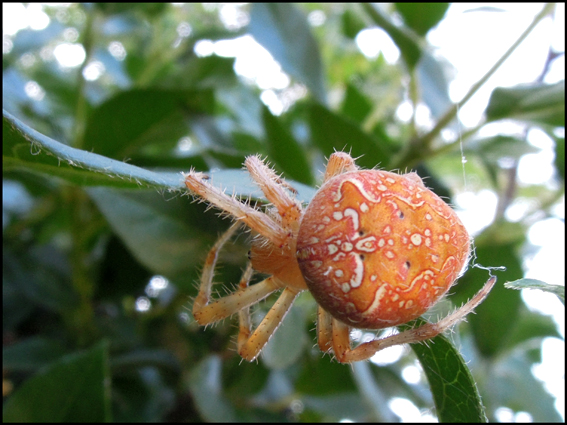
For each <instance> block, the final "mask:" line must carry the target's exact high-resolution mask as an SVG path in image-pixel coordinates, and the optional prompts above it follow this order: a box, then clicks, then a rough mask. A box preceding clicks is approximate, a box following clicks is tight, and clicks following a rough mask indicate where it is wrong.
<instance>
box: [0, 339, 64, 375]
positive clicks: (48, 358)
mask: <svg viewBox="0 0 567 425" xmlns="http://www.w3.org/2000/svg"><path fill="white" fill-rule="evenodd" d="M65 351H66V350H65V347H64V346H63V345H62V344H61V343H60V342H59V341H56V340H53V339H48V338H45V337H41V336H34V337H30V338H28V339H24V340H21V341H18V342H16V343H15V344H12V345H8V346H4V347H3V349H2V367H3V369H4V370H6V371H9V372H14V371H26V372H35V371H37V370H38V369H39V368H41V367H43V366H45V365H47V364H49V363H51V362H53V361H55V360H57V359H59V358H60V357H61V356H63V354H65Z"/></svg>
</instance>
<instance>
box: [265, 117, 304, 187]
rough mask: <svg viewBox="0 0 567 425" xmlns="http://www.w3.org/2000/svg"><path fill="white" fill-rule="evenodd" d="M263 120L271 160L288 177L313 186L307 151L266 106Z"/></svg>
mask: <svg viewBox="0 0 567 425" xmlns="http://www.w3.org/2000/svg"><path fill="white" fill-rule="evenodd" d="M262 118H263V120H264V128H265V130H266V137H267V139H268V140H267V144H268V152H269V158H270V159H271V160H273V161H274V163H275V164H276V166H277V167H278V168H279V169H280V170H281V171H283V172H284V175H285V176H286V177H289V178H290V179H293V180H296V181H299V182H302V183H305V184H309V185H311V184H313V175H312V174H311V165H310V164H309V162H308V161H307V158H306V153H305V151H304V150H303V149H302V148H301V146H300V145H299V144H298V143H297V141H296V140H295V139H294V138H293V136H292V135H291V133H290V132H289V131H287V129H286V128H285V127H284V126H283V124H282V123H281V122H280V121H279V120H278V118H277V117H274V116H273V115H272V114H271V113H270V111H269V109H268V108H266V107H265V106H264V107H263V108H262Z"/></svg>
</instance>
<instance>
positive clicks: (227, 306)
mask: <svg viewBox="0 0 567 425" xmlns="http://www.w3.org/2000/svg"><path fill="white" fill-rule="evenodd" d="M238 227H240V223H239V222H236V223H234V224H233V225H232V226H230V228H229V229H228V230H227V231H226V232H225V233H223V234H222V235H221V236H220V238H219V239H218V240H217V241H216V243H215V244H214V245H213V247H212V248H211V250H210V251H209V254H208V255H207V259H206V260H205V266H204V267H203V273H202V274H201V283H200V286H199V293H198V294H197V297H196V298H195V302H194V303H193V317H195V320H196V321H197V322H198V323H199V324H200V325H207V324H209V323H213V322H217V321H219V320H222V319H224V318H225V317H228V316H231V315H232V314H234V313H236V312H238V311H240V310H241V309H242V308H245V307H248V306H250V305H252V304H255V303H257V302H258V301H260V300H262V299H264V298H266V297H267V296H268V295H270V294H271V293H272V292H274V291H275V290H277V289H279V288H280V287H281V285H279V284H278V283H277V282H276V281H275V280H274V279H272V278H268V279H266V280H264V281H262V282H259V283H257V284H256V285H252V286H248V284H247V283H246V285H243V287H242V285H241V288H240V289H238V290H237V291H236V292H234V293H232V294H230V295H228V296H226V297H223V298H221V299H219V300H216V301H214V302H212V303H211V304H209V302H210V300H211V288H212V286H213V276H214V270H215V265H216V262H217V259H218V253H219V251H220V249H221V248H222V246H223V245H224V244H225V243H226V242H227V241H228V240H229V239H230V237H231V236H232V235H233V234H234V232H235V231H236V230H237V229H238ZM248 279H250V278H249V277H248Z"/></svg>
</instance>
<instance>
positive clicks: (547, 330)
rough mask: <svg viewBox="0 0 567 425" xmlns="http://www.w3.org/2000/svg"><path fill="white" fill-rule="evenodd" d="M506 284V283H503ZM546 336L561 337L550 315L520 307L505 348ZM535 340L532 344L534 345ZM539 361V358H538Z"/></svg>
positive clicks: (512, 347)
mask: <svg viewBox="0 0 567 425" xmlns="http://www.w3.org/2000/svg"><path fill="white" fill-rule="evenodd" d="M504 286H506V284H504ZM546 337H556V338H562V337H561V334H560V333H559V332H558V330H557V324H556V323H555V321H554V320H553V318H552V317H551V316H542V315H541V314H536V313H533V312H531V311H529V310H528V309H527V308H522V309H521V311H520V314H519V316H518V319H517V325H516V326H515V327H514V329H512V332H511V334H510V335H508V336H507V337H506V341H505V343H506V346H505V348H506V349H507V350H510V351H511V350H512V349H514V348H516V347H517V346H519V345H521V344H522V345H524V346H525V344H524V343H526V342H528V341H531V340H533V339H542V338H546ZM536 344H538V342H535V343H534V344H532V345H536ZM538 351H539V348H538ZM538 362H541V359H539V360H538Z"/></svg>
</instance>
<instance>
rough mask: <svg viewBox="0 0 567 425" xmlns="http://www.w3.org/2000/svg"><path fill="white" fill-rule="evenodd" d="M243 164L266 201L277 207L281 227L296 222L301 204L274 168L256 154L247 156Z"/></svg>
mask: <svg viewBox="0 0 567 425" xmlns="http://www.w3.org/2000/svg"><path fill="white" fill-rule="evenodd" d="M244 164H245V165H246V168H247V169H248V172H249V173H250V175H251V176H252V178H253V179H254V181H255V182H256V183H257V184H258V186H259V187H260V189H261V190H262V192H264V195H265V196H266V198H267V199H268V201H270V202H271V203H272V204H274V205H275V207H276V208H277V210H278V213H279V215H280V216H281V217H282V225H283V227H285V228H289V227H290V226H291V225H292V224H294V223H295V224H297V223H298V222H299V218H300V216H301V206H300V204H299V203H298V202H297V200H295V198H293V197H292V196H290V195H289V194H288V192H286V190H285V189H284V188H287V189H288V190H292V191H295V189H293V188H292V187H291V186H290V185H289V184H287V183H286V182H285V181H284V180H282V179H281V178H280V177H279V176H278V175H277V174H276V173H275V172H274V170H272V169H271V168H270V167H268V166H267V165H266V164H265V163H264V162H263V161H262V160H261V159H260V157H258V156H256V155H252V156H249V157H247V158H246V161H245V163H244Z"/></svg>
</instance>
